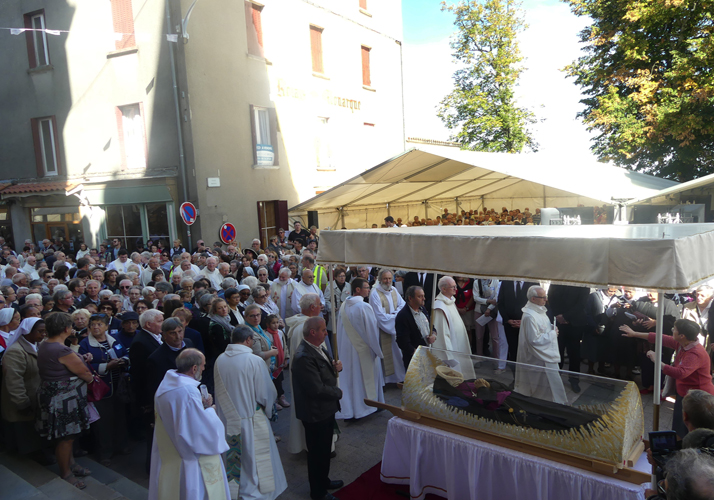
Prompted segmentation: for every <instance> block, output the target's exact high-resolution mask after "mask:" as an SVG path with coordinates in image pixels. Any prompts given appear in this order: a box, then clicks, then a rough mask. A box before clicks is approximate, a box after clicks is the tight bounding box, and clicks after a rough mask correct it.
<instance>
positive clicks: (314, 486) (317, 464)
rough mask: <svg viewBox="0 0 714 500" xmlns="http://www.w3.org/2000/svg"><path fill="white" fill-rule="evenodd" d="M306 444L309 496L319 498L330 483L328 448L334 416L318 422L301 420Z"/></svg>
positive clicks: (323, 494) (325, 493)
mask: <svg viewBox="0 0 714 500" xmlns="http://www.w3.org/2000/svg"><path fill="white" fill-rule="evenodd" d="M302 425H303V427H305V444H307V477H308V480H309V481H310V497H311V498H313V499H319V498H322V497H324V496H325V495H327V485H328V484H329V483H330V453H331V451H330V449H331V448H332V434H333V432H334V429H335V416H334V415H332V416H331V417H330V418H328V419H325V420H321V421H320V422H312V423H308V422H303V423H302Z"/></svg>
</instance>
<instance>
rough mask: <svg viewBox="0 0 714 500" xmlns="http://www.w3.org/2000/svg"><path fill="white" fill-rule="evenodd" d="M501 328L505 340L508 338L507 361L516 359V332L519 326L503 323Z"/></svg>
mask: <svg viewBox="0 0 714 500" xmlns="http://www.w3.org/2000/svg"><path fill="white" fill-rule="evenodd" d="M492 323H493V322H492ZM503 330H504V331H505V332H506V340H508V361H516V359H518V332H519V331H520V328H513V327H512V326H511V325H509V324H506V323H503Z"/></svg>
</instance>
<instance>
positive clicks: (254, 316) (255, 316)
mask: <svg viewBox="0 0 714 500" xmlns="http://www.w3.org/2000/svg"><path fill="white" fill-rule="evenodd" d="M260 316H261V315H260V314H248V315H247V316H246V318H260Z"/></svg>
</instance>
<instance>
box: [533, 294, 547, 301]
mask: <svg viewBox="0 0 714 500" xmlns="http://www.w3.org/2000/svg"><path fill="white" fill-rule="evenodd" d="M535 298H536V299H546V300H547V299H548V296H547V295H536V296H535Z"/></svg>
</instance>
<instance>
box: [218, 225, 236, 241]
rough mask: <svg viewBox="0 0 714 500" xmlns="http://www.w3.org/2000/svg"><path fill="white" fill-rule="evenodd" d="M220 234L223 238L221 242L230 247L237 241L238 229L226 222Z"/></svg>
mask: <svg viewBox="0 0 714 500" xmlns="http://www.w3.org/2000/svg"><path fill="white" fill-rule="evenodd" d="M219 234H220V237H221V241H222V242H223V243H225V244H226V245H228V244H229V243H231V242H233V240H235V239H236V227H235V226H234V225H233V224H231V223H230V222H226V223H225V224H223V225H222V226H221V230H220V232H219Z"/></svg>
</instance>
